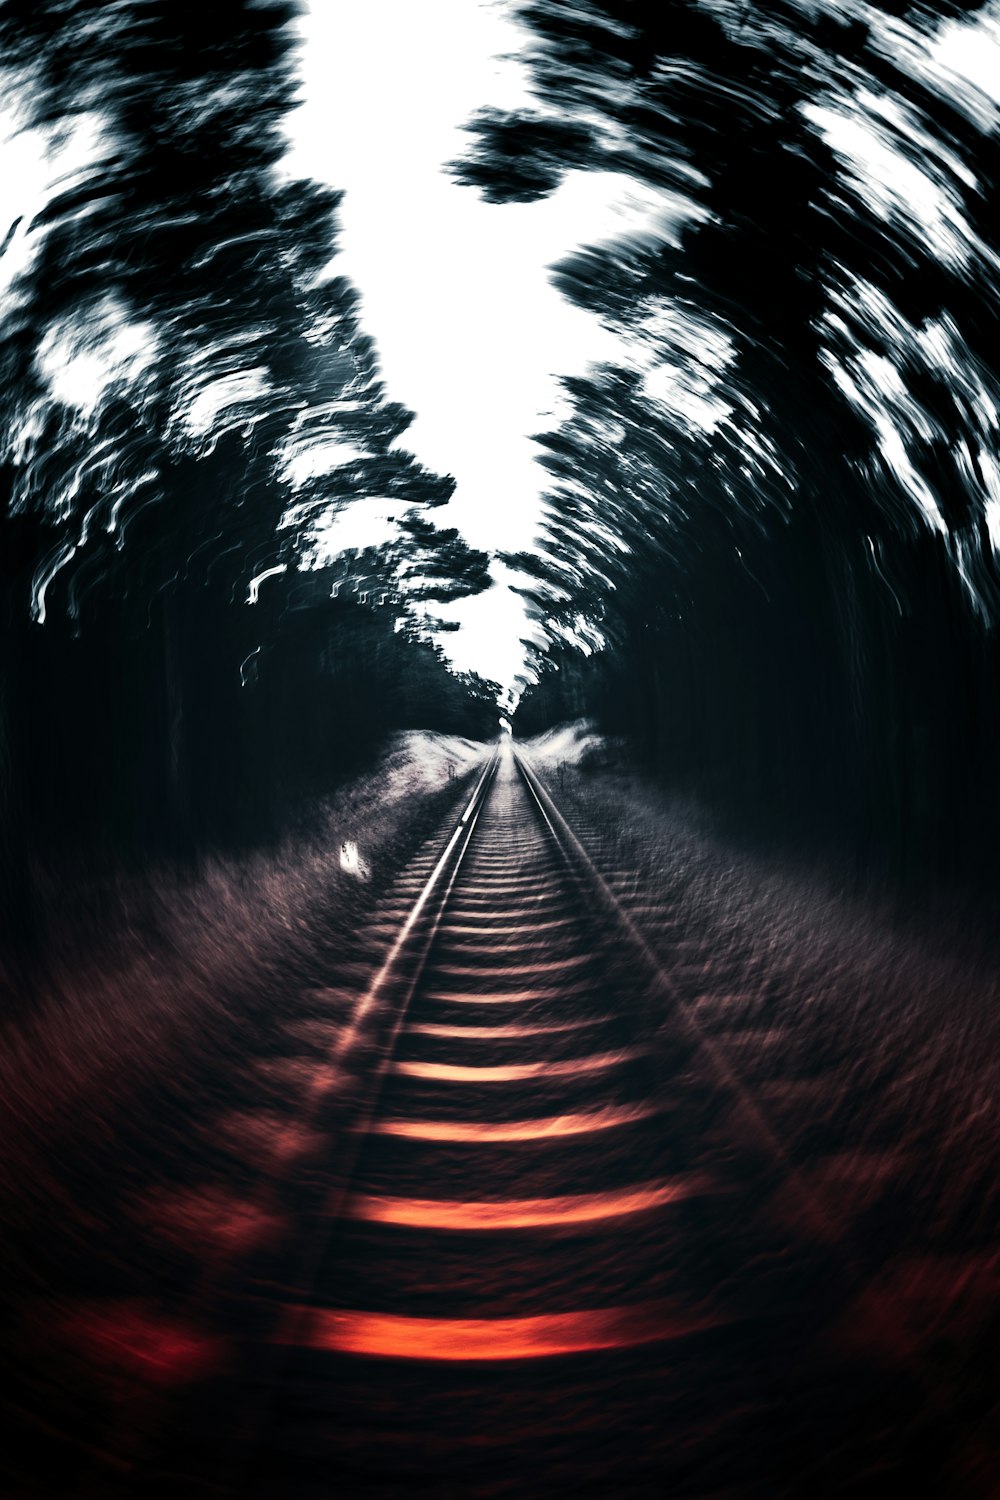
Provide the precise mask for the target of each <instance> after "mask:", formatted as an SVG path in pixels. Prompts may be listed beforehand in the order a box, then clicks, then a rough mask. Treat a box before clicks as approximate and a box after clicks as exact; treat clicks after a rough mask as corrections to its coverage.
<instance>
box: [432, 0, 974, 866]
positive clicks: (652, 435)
mask: <svg viewBox="0 0 1000 1500" xmlns="http://www.w3.org/2000/svg"><path fill="white" fill-rule="evenodd" d="M980 9H981V7H979V6H978V5H976V4H974V3H972V4H967V5H957V4H936V3H928V4H921V5H907V4H906V3H891V4H882V5H870V6H865V7H861V6H857V7H846V6H840V7H837V6H832V5H831V6H807V5H800V4H796V3H767V0H766V3H762V4H755V5H751V6H746V5H738V4H727V3H722V0H720V3H706V4H695V3H689V0H675V3H663V4H660V5H657V6H648V7H647V6H642V5H639V4H637V3H633V0H614V3H607V4H596V3H591V0H586V3H583V4H580V5H573V6H564V5H560V4H558V3H554V0H551V3H550V0H540V3H534V4H526V5H523V6H521V7H519V14H520V15H521V17H522V20H523V22H524V24H525V26H526V27H527V28H528V30H529V33H530V41H529V43H528V49H529V57H530V60H531V71H532V81H533V87H534V104H533V106H532V108H531V109H527V110H525V111H523V112H522V113H520V114H517V113H515V114H505V113H501V112H498V111H490V110H487V111H483V112H482V113H481V114H480V116H479V117H478V118H477V119H476V120H474V121H473V122H472V123H471V125H470V132H471V139H470V142H469V145H468V147H467V149H466V151H465V155H464V157H463V159H461V160H460V161H458V162H457V163H455V164H454V166H453V170H454V171H455V173H456V175H457V176H458V178H459V180H461V181H464V182H466V183H468V184H469V185H470V186H471V187H474V188H476V189H478V190H479V191H481V192H482V193H483V194H484V195H485V196H486V197H487V198H488V199H489V200H491V201H494V202H507V201H516V202H525V201H530V200H532V199H535V198H539V197H543V196H546V195H547V194H549V193H551V192H552V191H554V190H555V189H556V188H557V187H558V185H559V184H560V182H561V181H562V180H563V178H564V176H565V175H566V173H567V172H570V171H579V170H590V171H596V170H604V171H625V172H627V173H628V174H629V175H630V177H631V178H632V179H633V180H634V181H637V182H639V183H641V184H643V185H644V186H645V187H646V188H648V189H650V190H655V191H657V192H659V193H661V194H662V195H663V196H662V198H661V202H662V203H663V205H664V207H663V212H662V214H661V215H660V217H659V218H658V219H657V220H655V221H654V222H652V223H651V225H650V226H649V228H648V230H647V231H646V232H645V233H644V234H643V235H641V236H638V235H637V236H633V238H632V239H631V240H627V239H625V238H623V239H621V240H620V241H618V242H614V241H609V242H605V243H603V244H599V245H593V246H590V247H587V248H585V249H581V250H580V251H579V252H578V253H577V254H575V255H573V256H571V257H570V258H569V259H568V260H567V261H565V262H564V263H563V264H561V265H560V266H559V267H557V268H556V270H555V273H554V274H555V279H556V283H557V285H558V286H559V287H560V288H561V290H562V291H563V292H564V293H565V295H566V296H567V297H569V298H570V299H571V300H572V301H573V302H574V303H576V304H577V305H578V306H580V307H581V308H584V309H587V310H588V311H590V312H591V313H593V314H595V315H596V316H597V317H599V318H600V319H601V320H602V322H603V323H604V325H605V326H606V327H607V328H609V329H610V330H611V331H612V332H613V333H616V334H618V335H619V336H620V339H621V348H622V358H621V361H620V362H619V363H609V364H606V365H604V366H602V367H600V368H598V369H596V370H592V371H591V372H590V374H589V375H588V376H586V377H583V378H575V379H572V380H567V381H565V382H564V386H565V392H566V395H567V398H568V400H569V403H570V407H571V411H570V415H569V416H568V417H567V418H566V419H565V421H564V422H563V423H562V425H561V426H560V427H559V428H558V429H557V430H556V431H554V432H550V433H547V434H543V435H541V436H540V437H539V440H538V441H539V444H540V450H541V459H542V462H543V463H544V464H545V465H546V467H547V468H548V470H549V474H550V485H549V489H548V494H547V514H546V521H545V525H544V527H543V531H542V544H543V545H542V549H541V554H540V555H535V556H532V555H524V556H518V557H515V558H512V559H510V561H512V562H513V563H514V564H515V565H517V566H519V567H520V568H521V569H522V571H523V573H524V574H525V575H526V580H525V584H524V592H525V595H526V598H527V600H528V602H529V607H530V611H531V613H532V615H533V618H534V620H535V626H536V628H535V637H534V646H535V656H534V661H533V672H532V674H531V678H532V679H537V680H532V681H530V685H529V686H528V687H527V689H526V691H525V693H524V695H523V697H522V700H521V704H520V707H519V709H518V712H517V716H516V719H515V730H516V732H518V733H520V734H525V735H526V734H530V733H534V732H537V731H539V730H541V729H544V728H546V727H548V726H550V725H552V724H553V723H555V722H558V721H559V720H561V719H566V718H571V717H575V716H578V715H581V714H593V715H595V716H596V717H597V719H598V721H599V722H600V724H601V725H602V726H603V728H604V729H606V730H607V731H609V732H610V733H612V734H617V735H622V736H625V737H626V738H627V741H628V743H629V744H630V745H631V746H632V747H633V749H634V750H636V751H637V752H638V753H639V755H640V757H641V758H642V759H643V760H644V762H645V763H646V764H647V766H649V767H650V768H651V769H653V770H654V771H655V772H656V773H657V774H658V775H659V776H661V777H662V778H663V779H664V780H665V781H667V782H668V783H670V784H671V785H674V786H679V787H683V788H684V789H685V791H687V792H694V793H695V794H696V795H697V796H699V797H700V798H701V799H702V800H703V801H706V802H708V803H711V804H712V805H713V806H714V807H715V808H716V809H717V810H718V811H720V812H721V813H723V814H724V815H725V816H726V817H727V818H728V819H729V820H730V822H731V823H733V824H737V825H741V826H742V827H744V828H745V829H748V830H750V831H751V832H753V833H755V834H757V835H761V834H763V835H765V836H770V837H777V838H778V839H780V840H781V841H783V842H787V841H789V840H790V841H792V842H799V843H801V844H804V845H806V846H812V847H816V846H818V845H826V846H828V847H829V846H834V845H835V846H838V847H839V848H840V849H841V851H842V852H846V853H848V854H849V855H850V856H851V857H852V858H853V859H854V860H856V861H857V862H858V865H859V867H860V868H864V869H875V870H878V871H879V872H880V873H882V874H890V875H892V876H893V877H895V878H904V879H906V880H910V879H917V880H920V881H923V880H925V879H930V880H938V879H941V880H947V881H959V882H965V881H967V882H969V883H971V884H975V883H982V882H986V883H988V884H992V883H994V881H995V874H994V871H995V852H996V847H997V837H998V834H1000V780H998V777H997V774H996V767H997V764H998V763H1000V699H998V692H997V686H998V668H1000V654H998V644H997V628H996V626H997V609H998V599H1000V596H998V591H997V584H998V575H997V556H996V547H997V540H996V539H997V503H998V498H1000V489H998V485H997V478H996V475H997V468H996V452H997V440H998V420H997V411H998V409H1000V390H998V383H997V378H996V349H997V347H998V346H1000V345H998V334H1000V328H998V302H997V280H996V275H995V271H994V269H993V267H994V265H995V249H996V239H995V228H994V226H993V223H992V220H991V217H990V216H991V212H992V207H991V205H993V204H994V203H995V194H996V184H997V166H998V157H997V150H998V136H997V132H996V129H995V123H996V118H995V117H996V110H995V107H993V106H989V107H987V101H986V98H985V96H984V95H982V94H977V93H976V91H975V90H974V89H972V88H971V87H965V86H963V84H962V81H961V79H959V78H957V77H955V76H954V75H951V74H947V73H945V74H943V75H939V74H936V73H935V72H934V71H933V68H932V67H931V64H930V62H929V61H928V59H930V58H932V57H933V48H932V44H933V43H934V41H935V38H937V37H938V36H940V35H941V28H942V27H944V26H946V25H948V24H951V25H958V24H960V23H963V22H964V23H968V22H970V21H972V20H973V19H975V16H976V14H977V12H978V11H979V10H980ZM901 39H902V40H901ZM915 59H916V61H915ZM921 59H922V60H923V61H920V60H921ZM922 69H923V71H921V70H922ZM859 131H864V132H867V134H865V135H864V136H863V140H864V142H866V143H869V146H866V149H869V147H870V150H871V153H872V155H873V157H874V159H875V166H874V167H872V168H871V169H870V170H869V167H868V164H867V162H866V159H865V156H864V152H863V150H862V148H861V147H860V146H858V145H857V142H858V139H859V135H858V132H859ZM852 132H854V133H853V134H852ZM876 152H881V153H882V154H881V156H878V155H876ZM887 164H888V165H887ZM894 173H895V174H898V181H897V180H896V177H894V175H893V174H894ZM925 190H926V202H927V203H930V204H931V207H930V208H927V207H926V205H925V204H924V203H923V200H922V198H921V196H920V195H921V193H924V191H925ZM595 648H596V649H595Z"/></svg>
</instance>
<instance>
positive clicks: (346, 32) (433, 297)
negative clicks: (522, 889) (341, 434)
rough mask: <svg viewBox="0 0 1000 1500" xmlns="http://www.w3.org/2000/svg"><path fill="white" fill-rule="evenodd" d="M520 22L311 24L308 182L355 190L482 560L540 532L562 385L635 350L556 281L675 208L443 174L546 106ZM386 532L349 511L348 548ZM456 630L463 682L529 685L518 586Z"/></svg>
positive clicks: (416, 403)
mask: <svg viewBox="0 0 1000 1500" xmlns="http://www.w3.org/2000/svg"><path fill="white" fill-rule="evenodd" d="M509 10H510V6H509V3H508V0H424V3H422V4H419V5H416V4H414V3H413V0H363V3H358V4H353V3H337V4H329V3H327V0H316V3H314V4H313V6H312V8H311V10H310V12H309V13H308V14H307V15H306V16H305V17H304V18H303V20H302V21H301V23H300V24H301V30H302V34H303V40H304V45H303V49H302V59H301V69H302V76H303V84H304V102H303V105H302V107H301V108H300V109H299V110H298V111H297V112H296V114H295V116H294V117H293V120H292V123H291V127H290V129H291V137H292V143H293V145H292V154H291V159H290V161H289V166H290V168H291V169H292V170H293V171H295V172H296V173H300V174H302V175H304V176H310V177H315V178H318V179H319V180H321V181H325V182H329V183H331V184H332V185H333V186H335V187H339V188H343V189H344V190H345V191H346V195H347V196H346V198H345V200H344V203H343V206H342V209H341V222H342V226H343V229H342V236H341V246H342V254H341V255H340V256H338V259H337V270H338V271H339V272H341V273H342V274H344V275H346V276H348V277H349V278H350V279H351V281H352V282H353V283H354V284H355V286H357V288H358V289H359V291H360V293H361V297H362V319H363V326H364V329H365V332H367V333H369V334H371V335H372V337H373V338H374V339H375V341H376V343H377V345H378V350H379V355H380V358H381V363H382V370H383V375H384V377H385V381H386V385H387V387H388V390H389V394H390V396H391V397H392V398H393V399H395V400H399V401H402V402H404V403H405V404H406V405H407V406H409V407H410V408H411V409H412V410H413V411H415V412H416V413H417V420H416V421H415V422H414V424H413V426H412V427H411V428H410V430H409V431H408V432H407V433H406V434H404V437H403V439H402V442H403V444H404V445H405V446H406V447H409V448H411V449H412V450H413V451H414V452H415V453H416V454H417V456H418V457H419V458H420V459H421V460H422V461H423V462H424V463H426V464H427V465H428V467H430V468H432V469H434V470H436V471H437V472H439V473H445V474H454V476H455V478H456V480H457V484H458V488H457V491H456V495H455V498H454V500H453V501H452V502H451V504H450V505H449V506H448V507H447V508H446V509H443V510H440V511H437V512H436V513H435V519H436V520H437V521H438V523H439V524H441V525H457V526H459V527H460V529H461V531H462V533H463V534H464V535H465V536H466V538H467V539H468V540H469V541H470V542H471V543H472V544H473V545H474V546H479V547H484V548H486V549H507V550H516V549H520V548H524V547H527V546H530V544H531V542H532V538H533V535H534V532H535V527H536V523H537V520H538V517H539V492H540V488H541V486H542V485H543V483H544V478H545V474H544V471H543V470H542V469H541V468H540V467H539V466H538V465H537V464H535V463H534V462H533V458H532V455H533V452H534V451H535V450H534V448H533V445H532V444H531V443H530V441H529V435H530V434H531V433H536V432H540V431H545V430H548V429H550V428H551V427H552V426H554V425H555V420H554V419H555V414H556V412H557V409H558V407H557V403H558V400H559V393H558V390H557V387H556V379H555V377H556V376H558V375H562V374H570V373H573V372H578V371H582V370H583V369H584V368H585V367H586V365H587V364H588V362H590V361H597V360H601V359H607V358H610V357H613V355H614V352H615V348H616V344H615V340H614V339H613V337H612V336H611V335H610V334H609V333H607V332H605V331H604V330H603V329H602V328H601V326H600V324H599V323H598V322H597V320H596V319H594V318H592V317H590V316H589V315H588V314H585V313H583V312H581V311H579V310H578V309H575V308H573V307H571V306H570V305H569V304H568V303H567V302H566V301H565V300H564V299H563V298H562V297H561V296H560V295H559V294H558V293H557V292H556V291H555V290H554V288H553V287H552V286H551V285H550V284H549V280H548V270H547V268H548V267H549V266H551V265H552V264H553V263H555V262H556V261H558V260H559V259H561V258H562V257H563V256H564V255H565V254H566V253H567V252H568V251H569V250H571V249H572V248H574V247H575V246H576V245H578V244H583V243H592V242H593V241H594V240H598V239H602V238H606V237H609V236H610V235H612V234H620V233H622V232H623V230H625V229H626V228H628V227H631V226H634V227H635V228H636V229H638V227H639V226H640V224H642V223H643V222H644V221H648V218H649V216H650V215H651V213H652V212H653V211H654V210H655V209H657V208H660V209H661V210H662V206H663V205H662V204H661V203H659V202H658V201H657V200H654V199H653V198H652V197H651V195H648V194H647V195H646V196H645V197H644V198H643V197H642V196H641V194H642V193H643V192H644V190H642V189H639V188H637V187H636V185H635V184H632V183H630V182H629V181H628V179H626V178H624V177H621V176H611V175H610V174H597V173H590V174H588V173H576V174H573V175H572V176H571V177H570V178H569V179H568V180H567V181H566V183H564V185H563V187H562V188H561V189H560V190H559V192H557V193H556V194H554V195H553V196H552V197H551V198H548V199H544V200H542V201H540V202H538V203H530V204H509V205H496V204H487V203H484V202H482V200H481V199H480V198H479V195H478V193H477V192H476V191H475V190H474V189H471V188H462V187H458V186H456V185H455V183H454V182H453V180H452V179H451V178H450V177H449V176H447V175H446V174H444V173H443V172H442V171H441V168H442V166H443V165H444V164H445V163H447V162H449V161H451V160H453V159H454V158H455V157H456V156H458V155H459V153H460V152H461V151H462V149H463V146H464V145H465V144H466V143H467V141H468V136H467V135H466V134H465V133H464V132H463V131H462V129H461V126H462V125H463V123H464V122H465V121H467V120H468V118H469V117H470V115H471V114H472V113H473V112H474V111H475V110H476V109H478V108H479V107H481V106H482V105H484V104H493V105H497V106H499V107H501V108H514V107H516V106H517V105H519V104H521V103H523V102H524V101H525V99H526V97H527V96H526V94H525V90H524V70H523V68H522V67H521V65H520V63H519V62H518V61H516V60H515V59H511V58H509V57H508V59H507V60H501V59H502V58H503V55H504V54H510V53H512V52H515V51H516V50H517V49H518V48H519V46H520V44H521V42H522V39H523V33H522V32H521V31H520V30H519V29H518V28H516V27H515V26H514V25H513V24H512V22H511V21H510V20H509V18H508V12H509ZM371 520H372V522H375V517H374V515H373V516H372V517H371ZM367 524H368V521H367V518H366V517H365V516H364V514H363V513H361V510H360V507H358V514H357V516H354V515H352V514H350V513H349V514H348V516H347V517H345V518H344V520H342V521H341V522H340V523H339V525H338V533H339V534H342V535H343V537H344V543H345V545H347V544H351V545H353V544H354V542H355V539H356V538H357V536H358V531H360V530H361V529H362V528H364V527H366V526H367ZM356 527H357V530H356V529H355V528H356ZM360 539H361V540H366V539H367V532H364V533H363V534H362V535H361V537H360ZM441 612H442V613H444V614H450V615H451V617H452V618H457V619H460V620H461V621H462V629H461V631H460V632H458V633H457V634H451V635H448V636H446V637H444V638H443V644H444V645H445V646H446V648H447V650H448V652H449V654H450V655H451V656H452V658H453V660H454V661H455V662H456V664H457V665H458V666H459V667H460V668H463V669H465V668H475V670H477V671H479V672H481V673H483V675H484V676H486V677H491V678H494V679H496V680H497V681H500V682H502V683H505V684H506V683H509V682H510V681H511V680H512V679H513V677H514V676H515V674H516V673H517V671H518V670H519V668H520V667H521V666H522V664H523V651H522V648H521V645H520V637H521V636H522V635H523V634H524V632H525V619H524V615H523V611H522V607H521V602H520V600H519V599H518V597H517V596H516V595H514V594H512V593H511V592H510V591H509V589H508V588H507V587H506V586H504V585H503V584H502V583H501V584H500V586H498V587H495V588H494V589H492V590H491V591H490V592H489V593H488V594H486V595H481V596H479V597H478V598H477V599H473V600H468V601H465V602H464V603H463V604H461V605H458V606H453V607H452V608H451V609H450V610H442V611H441Z"/></svg>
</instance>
